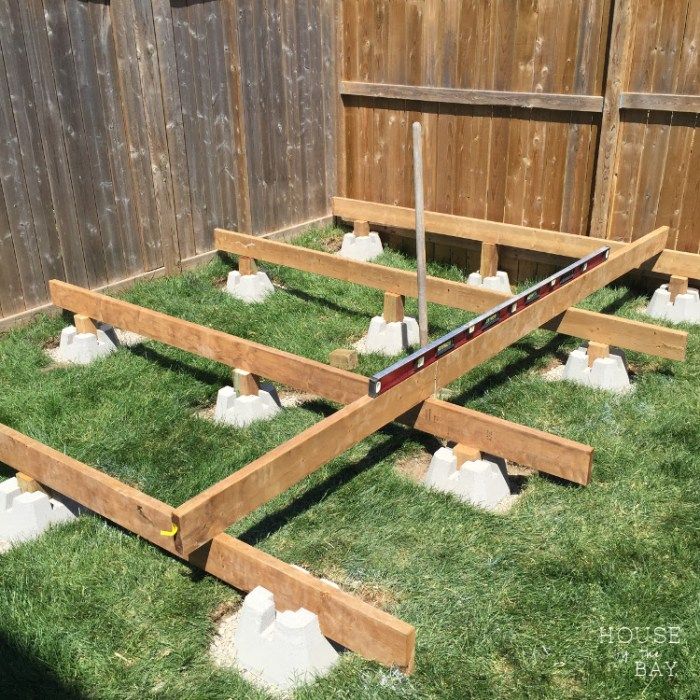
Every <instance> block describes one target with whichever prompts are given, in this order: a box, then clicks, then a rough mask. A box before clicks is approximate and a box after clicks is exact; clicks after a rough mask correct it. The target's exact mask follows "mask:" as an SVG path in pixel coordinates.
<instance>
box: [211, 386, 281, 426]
mask: <svg viewBox="0 0 700 700" xmlns="http://www.w3.org/2000/svg"><path fill="white" fill-rule="evenodd" d="M263 386H266V385H263ZM275 396H276V392H275V390H274V388H273V387H271V386H269V385H268V386H267V388H265V389H262V388H261V389H260V391H259V392H258V394H257V396H239V395H238V394H237V393H236V390H235V389H234V388H233V387H232V386H225V387H223V389H220V390H219V393H218V394H217V397H216V407H215V408H214V420H216V421H220V422H221V423H228V424H229V425H233V426H235V427H236V428H245V427H246V426H248V425H250V424H251V423H253V422H254V421H256V420H269V419H270V418H273V417H274V416H275V415H277V413H279V411H280V410H281V407H280V405H279V402H278V401H276V400H275Z"/></svg>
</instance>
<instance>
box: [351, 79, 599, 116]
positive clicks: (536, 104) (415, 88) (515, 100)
mask: <svg viewBox="0 0 700 700" xmlns="http://www.w3.org/2000/svg"><path fill="white" fill-rule="evenodd" d="M340 94H341V95H353V96H357V97H370V98H377V99H388V100H412V101H416V102H440V103H443V104H460V105H486V106H489V107H498V106H502V107H521V108H523V109H551V110H563V111H565V112H570V111H577V112H602V111H603V98H602V97H600V96H599V95H571V94H566V93H551V92H510V91H506V90H474V89H463V88H447V87H434V86H430V85H397V84H391V83H363V82H358V81H351V80H341V81H340Z"/></svg>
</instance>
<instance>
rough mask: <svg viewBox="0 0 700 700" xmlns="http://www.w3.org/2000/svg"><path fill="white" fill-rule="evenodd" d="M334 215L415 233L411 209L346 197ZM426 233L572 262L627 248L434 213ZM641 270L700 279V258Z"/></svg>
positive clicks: (665, 260) (674, 256) (656, 262)
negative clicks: (607, 249)
mask: <svg viewBox="0 0 700 700" xmlns="http://www.w3.org/2000/svg"><path fill="white" fill-rule="evenodd" d="M333 213H334V214H335V215H336V216H338V217H340V218H342V219H348V220H354V219H356V218H358V217H363V218H365V219H367V220H369V221H371V222H372V223H375V224H379V225H381V226H393V227H396V228H402V229H413V226H414V218H415V214H414V213H413V209H410V208H408V207H397V206H394V205H391V204H379V203H377V202H366V201H364V200H359V199H347V198H344V197H334V198H333ZM425 230H426V231H428V232H429V233H435V234H439V235H441V236H452V237H455V238H465V239H468V240H472V241H482V242H486V243H495V244H497V245H504V246H509V247H512V248H521V249H523V250H533V251H537V252H540V253H550V254H552V255H561V256H564V257H569V258H581V257H583V256H584V255H586V254H587V253H591V252H592V251H594V250H596V249H597V248H600V247H601V246H603V245H607V246H610V248H611V250H622V249H623V248H624V247H625V246H626V245H627V244H626V243H621V242H620V241H613V240H607V239H603V238H591V237H589V236H577V235H574V234H571V233H562V232H560V231H550V230H548V229H540V228H532V227H529V226H519V225H517V224H505V223H501V222H497V221H487V220H484V219H472V218H469V217H467V216H456V215H454V214H440V213H438V212H433V211H426V212H425ZM639 267H640V268H641V269H643V270H651V271H653V272H659V273H662V274H665V275H681V276H683V277H689V278H691V279H700V255H697V254H695V253H684V252H682V251H679V250H664V251H663V252H662V253H661V254H660V255H659V256H657V257H655V258H654V259H652V260H649V261H648V262H645V263H643V264H641V265H640V266H639Z"/></svg>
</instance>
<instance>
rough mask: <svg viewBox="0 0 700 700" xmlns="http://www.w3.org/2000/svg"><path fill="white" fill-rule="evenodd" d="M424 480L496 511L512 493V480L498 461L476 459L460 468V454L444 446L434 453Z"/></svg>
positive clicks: (431, 486) (470, 501) (443, 490)
mask: <svg viewBox="0 0 700 700" xmlns="http://www.w3.org/2000/svg"><path fill="white" fill-rule="evenodd" d="M423 483H424V484H425V485H426V486H428V487H429V488H433V489H436V490H437V491H442V492H444V493H451V494H453V495H455V496H457V498H459V499H460V500H462V501H466V502H467V503H471V504H472V505H474V506H478V507H480V508H484V509H486V510H494V509H495V508H496V507H497V506H498V504H499V503H501V501H502V500H503V499H504V498H506V497H507V496H510V489H509V488H508V482H507V481H506V479H505V477H504V475H503V471H502V470H501V467H500V466H499V465H498V464H497V463H496V462H492V461H490V460H487V459H476V460H473V461H467V462H465V463H464V464H463V465H462V467H461V468H460V469H457V456H456V455H455V453H454V450H452V449H450V448H449V447H441V448H440V449H439V450H438V451H437V452H436V453H435V454H434V455H433V458H432V460H431V462H430V466H429V467H428V473H427V474H426V475H425V479H424V482H423Z"/></svg>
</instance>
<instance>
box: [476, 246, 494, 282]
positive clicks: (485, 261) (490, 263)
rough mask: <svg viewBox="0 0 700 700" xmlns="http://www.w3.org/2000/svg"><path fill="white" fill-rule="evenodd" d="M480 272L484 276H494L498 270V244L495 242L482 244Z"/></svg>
mask: <svg viewBox="0 0 700 700" xmlns="http://www.w3.org/2000/svg"><path fill="white" fill-rule="evenodd" d="M479 272H480V273H481V276H482V277H493V276H494V275H495V274H496V272H498V246H497V245H496V244H495V243H482V244H481V260H480V263H479Z"/></svg>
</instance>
